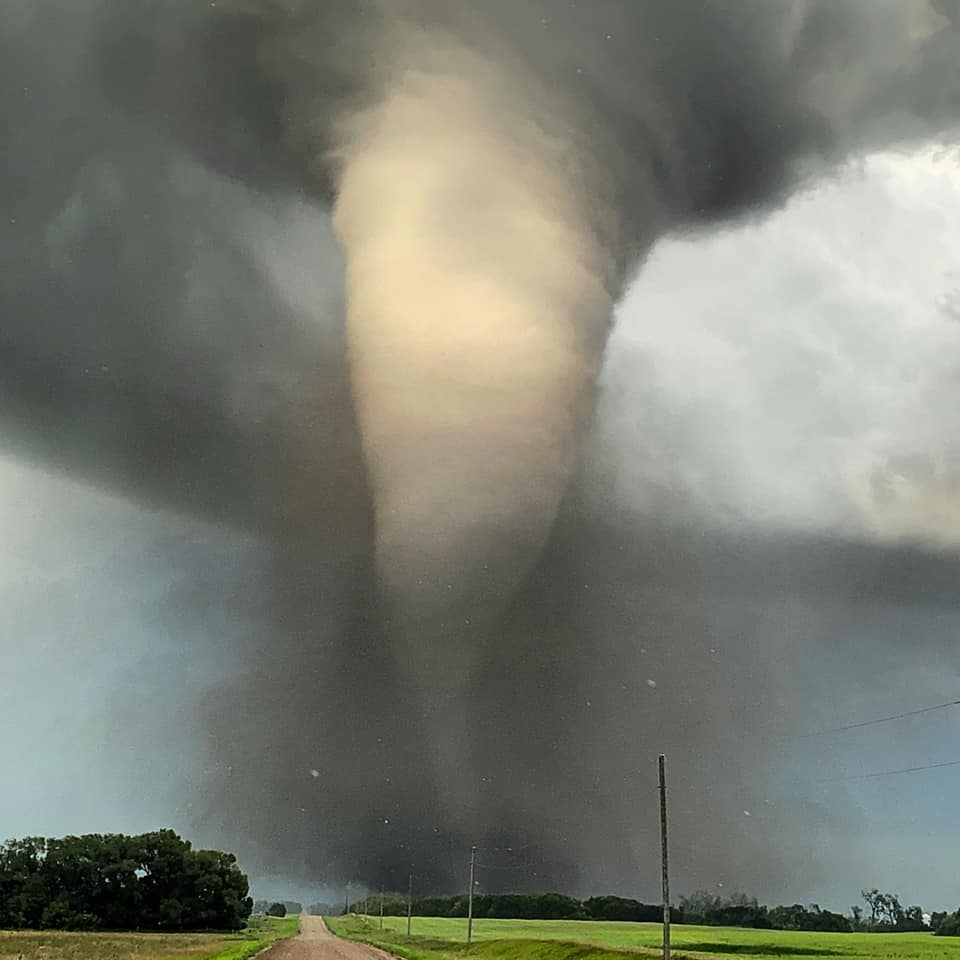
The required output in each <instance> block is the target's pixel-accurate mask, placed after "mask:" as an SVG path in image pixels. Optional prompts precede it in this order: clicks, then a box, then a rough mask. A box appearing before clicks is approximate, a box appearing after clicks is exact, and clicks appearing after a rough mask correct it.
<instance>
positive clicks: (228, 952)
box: [0, 917, 299, 960]
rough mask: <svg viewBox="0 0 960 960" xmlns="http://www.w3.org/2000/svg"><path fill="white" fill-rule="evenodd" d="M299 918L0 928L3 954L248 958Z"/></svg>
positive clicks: (8, 958) (103, 959) (106, 959)
mask: <svg viewBox="0 0 960 960" xmlns="http://www.w3.org/2000/svg"><path fill="white" fill-rule="evenodd" d="M298 922H299V918H298V917H288V918H285V919H283V920H274V919H266V920H253V921H252V922H251V925H250V927H249V928H248V929H247V930H243V931H241V932H240V933H235V934H231V933H186V934H161V933H154V934H151V933H64V932H60V931H23V932H12V931H2V932H0V960H18V958H20V957H22V958H23V960H246V958H248V957H252V956H253V955H254V954H255V953H259V952H260V951H261V950H262V949H264V947H267V946H269V945H270V944H271V943H274V942H275V941H277V940H281V939H283V938H284V937H289V936H293V935H294V934H295V933H296V932H297V926H298Z"/></svg>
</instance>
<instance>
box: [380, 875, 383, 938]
mask: <svg viewBox="0 0 960 960" xmlns="http://www.w3.org/2000/svg"><path fill="white" fill-rule="evenodd" d="M380 929H381V930H382V929H383V884H382V883H381V884H380Z"/></svg>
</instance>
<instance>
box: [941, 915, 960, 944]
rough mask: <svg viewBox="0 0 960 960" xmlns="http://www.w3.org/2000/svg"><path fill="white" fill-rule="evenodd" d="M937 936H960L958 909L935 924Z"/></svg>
mask: <svg viewBox="0 0 960 960" xmlns="http://www.w3.org/2000/svg"><path fill="white" fill-rule="evenodd" d="M936 935H937V936H938V937H960V910H957V911H956V912H955V913H951V914H950V915H949V916H946V917H943V918H942V919H941V921H940V923H939V924H938V925H937V930H936Z"/></svg>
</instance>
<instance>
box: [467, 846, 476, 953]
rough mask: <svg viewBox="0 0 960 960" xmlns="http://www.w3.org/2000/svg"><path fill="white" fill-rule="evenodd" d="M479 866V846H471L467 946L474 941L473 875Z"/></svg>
mask: <svg viewBox="0 0 960 960" xmlns="http://www.w3.org/2000/svg"><path fill="white" fill-rule="evenodd" d="M476 868H477V848H476V847H471V848H470V889H469V890H468V891H467V946H469V945H470V944H471V943H473V877H474V873H475V872H476Z"/></svg>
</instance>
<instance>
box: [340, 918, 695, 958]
mask: <svg viewBox="0 0 960 960" xmlns="http://www.w3.org/2000/svg"><path fill="white" fill-rule="evenodd" d="M403 922H404V923H406V920H404V921H403ZM327 925H328V926H329V927H330V929H331V930H332V931H333V932H334V933H335V934H337V936H340V937H345V938H347V939H349V940H358V941H360V942H361V943H368V944H370V945H371V946H374V947H379V948H380V949H381V950H386V951H387V952H388V953H392V954H394V955H395V956H398V957H403V958H404V960H463V958H466V957H469V958H470V960H624V955H623V951H620V950H616V949H610V948H608V947H604V946H600V945H597V944H591V943H582V942H581V943H578V942H576V941H574V940H571V941H569V942H567V941H564V940H538V939H532V938H525V937H522V938H516V939H481V938H478V939H476V940H474V942H473V944H472V945H470V946H467V944H466V943H465V942H464V941H462V940H459V941H458V940H452V939H450V940H447V939H441V938H437V937H432V936H429V935H428V936H410V937H408V936H407V935H406V934H405V933H401V932H400V931H399V930H397V929H390V925H388V924H386V923H385V924H384V929H383V930H380V929H379V921H371V920H364V919H363V918H361V917H329V918H327ZM460 926H462V927H464V929H465V928H466V921H462V920H461V921H460ZM461 935H462V934H461ZM632 952H634V953H645V954H649V955H651V956H658V955H659V951H657V950H653V949H650V950H646V949H643V948H640V949H638V950H635V951H632ZM674 956H675V957H677V960H683V955H682V954H678V953H674Z"/></svg>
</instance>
